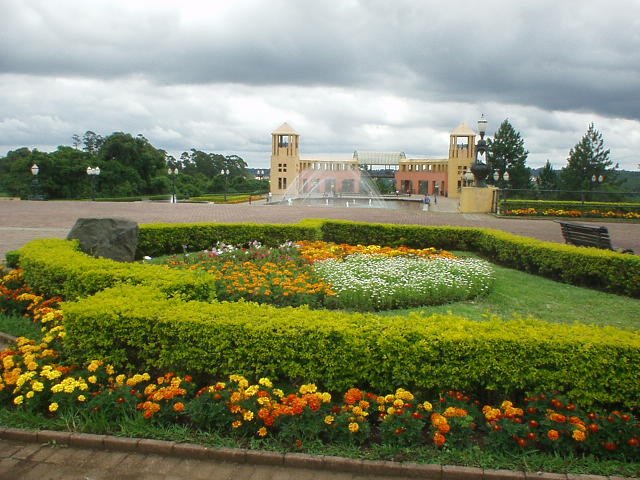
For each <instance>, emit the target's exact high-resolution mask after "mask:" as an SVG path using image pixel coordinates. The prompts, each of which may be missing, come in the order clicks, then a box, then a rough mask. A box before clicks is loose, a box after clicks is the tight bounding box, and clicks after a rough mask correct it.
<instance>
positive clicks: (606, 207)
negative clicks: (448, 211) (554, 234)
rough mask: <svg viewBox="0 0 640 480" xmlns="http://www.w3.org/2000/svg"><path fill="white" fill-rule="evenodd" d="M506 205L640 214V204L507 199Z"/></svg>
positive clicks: (510, 208) (513, 208)
mask: <svg viewBox="0 0 640 480" xmlns="http://www.w3.org/2000/svg"><path fill="white" fill-rule="evenodd" d="M504 204H505V205H506V208H508V209H509V210H515V209H526V208H535V209H536V210H540V211H542V210H548V209H555V210H578V211H591V210H600V211H602V212H610V211H613V212H624V213H626V212H640V203H639V202H615V203H614V202H593V201H591V202H581V201H578V200H572V201H569V200H531V199H528V200H520V199H507V200H506V201H505V202H504Z"/></svg>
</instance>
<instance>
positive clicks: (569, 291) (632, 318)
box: [383, 265, 640, 330]
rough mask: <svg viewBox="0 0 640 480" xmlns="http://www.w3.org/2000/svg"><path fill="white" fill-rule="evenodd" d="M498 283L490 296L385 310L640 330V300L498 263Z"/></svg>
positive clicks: (496, 267) (394, 312)
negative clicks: (529, 317)
mask: <svg viewBox="0 0 640 480" xmlns="http://www.w3.org/2000/svg"><path fill="white" fill-rule="evenodd" d="M495 272H496V283H495V286H494V288H493V290H492V291H491V292H490V293H489V294H488V295H487V296H486V297H482V298H478V299H476V300H473V301H465V302H457V303H451V304H446V305H440V306H436V307H421V308H415V309H410V310H394V311H390V312H383V315H397V314H398V313H400V314H402V313H407V312H410V311H411V312H420V313H422V314H424V315H430V314H433V313H454V314H456V315H461V316H464V317H468V318H472V319H476V320H482V319H484V318H487V316H490V315H499V316H501V317H503V318H511V317H512V316H514V315H519V316H524V317H528V316H533V317H536V318H539V319H541V320H546V321H549V322H558V323H574V322H581V323H588V324H592V325H610V326H614V327H619V328H627V329H633V330H640V300H638V299H633V298H629V297H623V296H619V295H613V294H609V293H603V292H598V291H595V290H590V289H587V288H580V287H574V286H572V285H568V284H564V283H559V282H554V281H552V280H547V279H545V278H542V277H538V276H536V275H530V274H528V273H524V272H520V271H518V270H512V269H509V268H503V267H499V266H497V265H496V266H495Z"/></svg>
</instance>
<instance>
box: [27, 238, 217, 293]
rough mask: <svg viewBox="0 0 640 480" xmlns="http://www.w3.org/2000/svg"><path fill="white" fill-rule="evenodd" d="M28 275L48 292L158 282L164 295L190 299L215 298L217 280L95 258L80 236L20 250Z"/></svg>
mask: <svg viewBox="0 0 640 480" xmlns="http://www.w3.org/2000/svg"><path fill="white" fill-rule="evenodd" d="M20 266H21V268H22V269H23V270H24V279H25V282H26V283H27V284H29V285H30V286H31V287H32V288H34V289H35V290H36V291H38V292H40V293H43V294H45V295H48V296H57V295H62V296H63V297H64V298H66V299H77V298H82V297H86V296H89V295H93V294H95V293H96V292H99V291H101V290H104V289H105V288H108V287H112V286H114V285H116V284H119V283H129V284H143V285H154V286H155V287H156V288H157V289H159V290H160V291H162V292H163V294H164V295H169V296H180V297H181V298H184V299H187V300H190V299H198V300H212V299H214V298H215V296H216V295H215V292H216V290H215V280H214V279H213V278H212V277H210V276H207V275H201V274H198V273H197V272H191V271H187V270H182V271H180V270H172V269H169V268H166V267H164V266H160V265H143V264H139V263H122V262H116V261H114V260H109V259H106V258H93V257H91V256H89V255H86V254H84V253H82V252H80V251H79V244H78V241H77V240H62V239H44V240H33V241H31V242H29V243H27V244H26V245H25V246H24V247H22V249H21V250H20Z"/></svg>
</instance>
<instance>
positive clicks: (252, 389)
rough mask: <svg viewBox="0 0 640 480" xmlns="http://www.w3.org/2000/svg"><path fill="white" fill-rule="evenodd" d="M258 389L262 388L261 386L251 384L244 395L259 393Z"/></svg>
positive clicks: (250, 395) (249, 395) (251, 395)
mask: <svg viewBox="0 0 640 480" xmlns="http://www.w3.org/2000/svg"><path fill="white" fill-rule="evenodd" d="M258 390H260V387H259V386H258V385H251V386H250V387H249V388H247V389H246V390H245V391H244V395H245V396H246V397H253V396H254V395H255V394H256V393H258Z"/></svg>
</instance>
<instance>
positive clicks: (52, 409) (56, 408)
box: [49, 402, 58, 412]
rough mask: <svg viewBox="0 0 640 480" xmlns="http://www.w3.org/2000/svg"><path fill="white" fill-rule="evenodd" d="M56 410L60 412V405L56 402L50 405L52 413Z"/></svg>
mask: <svg viewBox="0 0 640 480" xmlns="http://www.w3.org/2000/svg"><path fill="white" fill-rule="evenodd" d="M56 410H58V404H57V403H56V402H53V403H52V404H50V405H49V411H50V412H55V411H56Z"/></svg>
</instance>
